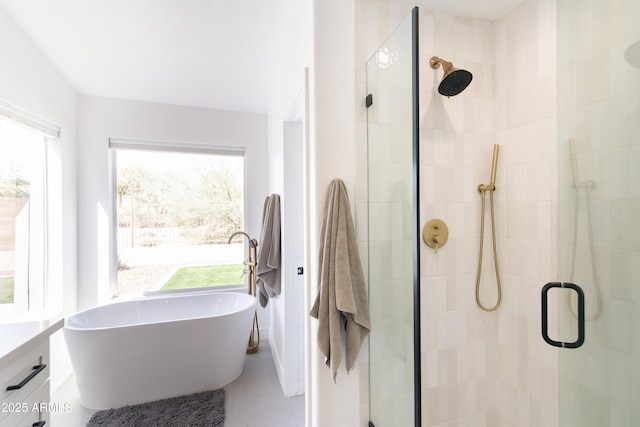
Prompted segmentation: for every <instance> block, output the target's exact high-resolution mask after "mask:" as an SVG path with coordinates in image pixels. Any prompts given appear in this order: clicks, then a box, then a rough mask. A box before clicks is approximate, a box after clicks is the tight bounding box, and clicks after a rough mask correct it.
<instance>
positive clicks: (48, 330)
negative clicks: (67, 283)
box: [0, 316, 64, 368]
mask: <svg viewBox="0 0 640 427" xmlns="http://www.w3.org/2000/svg"><path fill="white" fill-rule="evenodd" d="M63 325H64V318H63V317H62V316H60V317H54V318H53V319H47V320H29V321H24V322H15V323H2V324H0V368H2V366H3V365H4V361H5V360H9V359H13V357H11V356H12V355H14V354H17V353H19V352H20V351H22V350H24V349H25V348H27V347H29V346H31V345H33V344H34V343H35V342H38V341H40V340H42V339H44V338H49V336H50V335H51V334H53V333H54V332H55V331H57V330H58V329H60V328H62V326H63Z"/></svg>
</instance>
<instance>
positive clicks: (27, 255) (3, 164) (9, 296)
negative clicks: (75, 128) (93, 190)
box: [0, 102, 61, 319]
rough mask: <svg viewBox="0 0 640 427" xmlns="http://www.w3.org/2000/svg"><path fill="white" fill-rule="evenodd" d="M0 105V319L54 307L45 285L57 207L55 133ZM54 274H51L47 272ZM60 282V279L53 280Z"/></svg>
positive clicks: (56, 246) (55, 256)
mask: <svg viewBox="0 0 640 427" xmlns="http://www.w3.org/2000/svg"><path fill="white" fill-rule="evenodd" d="M50 129H51V131H50V132H44V130H43V128H42V126H40V125H39V124H38V121H37V120H35V119H33V118H32V117H31V118H30V117H29V116H28V115H27V113H23V112H21V111H20V110H19V109H17V108H15V107H10V106H8V104H5V103H3V102H2V103H0V318H1V319H7V318H15V317H19V316H21V315H24V314H26V313H28V312H35V311H44V310H45V309H49V310H55V309H56V308H55V307H53V306H58V308H60V303H61V298H60V297H56V298H52V299H50V298H49V290H50V289H49V284H50V282H51V281H52V276H53V275H54V274H57V272H59V268H50V265H51V262H52V260H56V261H58V260H59V259H60V257H61V255H60V252H61V238H60V236H61V235H60V233H58V232H54V233H50V229H51V228H57V229H58V230H59V229H60V228H61V227H60V224H59V223H57V222H56V224H53V223H52V222H54V221H57V220H59V219H60V215H59V210H60V208H61V201H60V200H59V196H60V185H61V181H60V179H59V175H57V174H56V173H54V172H52V171H56V172H57V171H59V158H58V157H57V156H56V154H55V153H58V152H59V150H58V147H57V145H58V143H59V141H58V140H57V138H52V137H51V136H48V135H47V133H54V134H55V133H57V129H56V128H54V127H50ZM53 272H56V273H53ZM58 282H60V281H58Z"/></svg>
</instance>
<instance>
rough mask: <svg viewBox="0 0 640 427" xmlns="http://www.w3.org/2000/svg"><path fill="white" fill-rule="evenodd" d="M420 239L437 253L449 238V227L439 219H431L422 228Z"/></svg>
mask: <svg viewBox="0 0 640 427" xmlns="http://www.w3.org/2000/svg"><path fill="white" fill-rule="evenodd" d="M422 239H423V240H424V243H426V245H427V246H429V247H430V248H432V249H434V253H438V249H440V248H441V247H443V246H444V245H445V243H447V240H448V239H449V228H448V227H447V224H445V223H444V221H442V220H441V219H431V220H429V221H427V223H426V224H425V225H424V227H423V228H422Z"/></svg>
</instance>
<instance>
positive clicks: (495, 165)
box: [476, 144, 502, 311]
mask: <svg viewBox="0 0 640 427" xmlns="http://www.w3.org/2000/svg"><path fill="white" fill-rule="evenodd" d="M498 149H499V145H498V144H495V145H494V146H493V163H492V164H491V183H490V184H488V185H487V184H480V185H478V192H479V193H480V195H481V196H482V206H481V208H480V209H481V211H480V253H479V255H478V274H477V276H476V303H477V304H478V307H480V308H481V309H483V310H484V311H494V310H495V309H497V308H498V307H499V306H500V301H501V300H502V286H501V285H500V270H499V269H498V250H497V247H496V246H497V245H496V219H495V209H494V205H493V193H494V191H495V190H496V170H497V168H498ZM487 191H488V192H489V203H490V205H491V236H492V240H493V264H494V266H495V270H496V286H497V288H498V297H497V301H496V303H495V305H494V306H493V307H487V306H485V305H484V304H482V301H480V276H481V274H482V251H483V246H484V245H483V243H484V211H485V194H486V193H487Z"/></svg>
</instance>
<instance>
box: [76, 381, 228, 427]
mask: <svg viewBox="0 0 640 427" xmlns="http://www.w3.org/2000/svg"><path fill="white" fill-rule="evenodd" d="M223 424H224V389H219V390H213V391H205V392H202V393H196V394H191V395H188V396H180V397H172V398H171V399H164V400H158V401H156V402H149V403H142V404H140V405H133V406H124V407H122V408H116V409H107V410H104V411H100V412H96V413H95V414H94V415H93V416H92V417H91V419H90V420H89V423H88V424H87V427H98V426H101V427H116V426H117V427H142V426H145V427H222V426H223Z"/></svg>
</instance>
